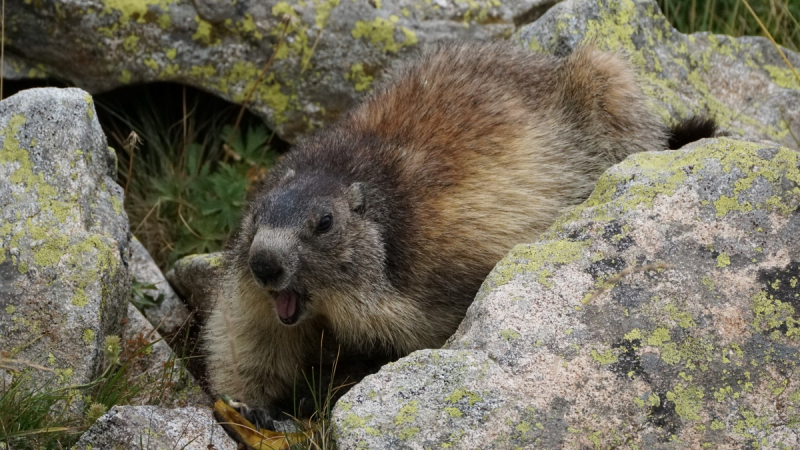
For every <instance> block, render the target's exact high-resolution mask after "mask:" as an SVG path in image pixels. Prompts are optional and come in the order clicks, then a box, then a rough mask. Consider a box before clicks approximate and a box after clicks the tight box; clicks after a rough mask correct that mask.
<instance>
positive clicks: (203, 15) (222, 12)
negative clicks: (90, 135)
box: [5, 0, 555, 140]
mask: <svg viewBox="0 0 800 450" xmlns="http://www.w3.org/2000/svg"><path fill="white" fill-rule="evenodd" d="M554 2H555V0H505V1H502V2H501V1H500V0H491V1H480V2H477V1H471V0H435V1H431V0H400V1H381V0H356V1H351V0H346V1H340V0H314V1H297V2H287V1H284V0H280V1H278V0H265V1H262V0H222V1H209V0H194V1H192V0H167V1H155V0H140V1H113V2H112V1H104V2H101V3H98V2H91V1H86V0H37V1H34V2H31V1H25V2H22V1H14V2H6V15H7V18H6V24H5V25H6V28H5V29H6V53H5V57H6V59H7V61H6V64H5V68H6V73H5V76H6V78H27V77H43V76H51V77H57V78H61V79H64V80H68V81H69V82H71V83H73V84H75V85H76V86H80V87H82V88H84V89H87V90H89V91H90V92H93V93H95V92H100V91H106V90H109V89H112V88H115V87H118V86H122V85H125V84H131V83H142V82H151V81H175V82H179V83H184V84H188V85H192V86H196V87H199V88H201V89H203V90H206V91H209V92H212V93H215V94H217V95H219V96H221V97H223V98H226V99H228V100H231V101H233V102H236V103H242V102H245V101H247V103H248V106H249V107H250V108H251V109H252V110H253V111H254V112H255V113H257V114H258V115H260V116H261V117H263V118H264V119H265V120H266V121H267V123H268V125H269V126H270V127H271V128H272V129H274V130H275V131H276V132H277V133H278V135H279V136H281V137H282V138H284V139H288V140H293V139H294V138H295V137H296V136H298V135H299V134H302V133H304V132H306V131H308V130H311V129H313V128H316V127H319V126H320V125H322V124H325V123H327V122H329V121H331V120H332V119H334V118H336V117H337V116H338V115H339V114H340V113H341V112H342V111H343V110H344V109H346V108H347V107H348V106H349V105H351V104H352V103H353V102H354V100H355V99H356V98H357V97H359V96H360V95H361V94H362V93H364V92H366V91H368V90H369V89H370V86H371V85H372V83H373V82H374V81H375V80H377V79H379V78H380V76H381V73H382V71H383V69H384V68H385V67H387V66H388V65H389V64H390V63H391V62H392V61H393V60H395V59H396V58H398V57H400V56H403V55H405V54H406V53H408V51H409V50H412V49H414V48H415V47H418V46H420V45H423V44H425V43H427V42H431V41H435V40H440V39H447V38H449V39H471V40H475V39H479V40H480V39H492V38H502V37H507V36H509V35H510V34H511V33H512V32H513V31H514V27H515V24H519V23H525V22H528V21H531V20H533V19H535V18H536V17H538V16H539V15H541V13H542V12H544V10H546V8H547V6H549V5H551V4H552V3H554ZM282 37H283V39H281V38H282ZM279 42H280V44H279Z"/></svg>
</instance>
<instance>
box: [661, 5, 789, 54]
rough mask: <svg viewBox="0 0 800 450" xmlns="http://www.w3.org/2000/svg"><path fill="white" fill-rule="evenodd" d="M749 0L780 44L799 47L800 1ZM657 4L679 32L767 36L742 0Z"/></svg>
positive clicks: (787, 46)
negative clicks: (799, 20) (799, 21)
mask: <svg viewBox="0 0 800 450" xmlns="http://www.w3.org/2000/svg"><path fill="white" fill-rule="evenodd" d="M748 1H749V4H750V6H751V7H752V8H753V11H754V12H755V13H756V15H757V16H758V17H759V19H761V21H762V22H763V23H764V25H765V27H766V29H767V31H768V32H769V34H770V35H772V37H773V38H774V39H775V41H776V42H777V43H778V44H779V45H782V46H784V47H786V48H788V49H790V50H793V51H798V49H800V23H798V19H800V1H797V0H748ZM658 6H660V7H661V10H662V11H663V12H664V15H666V16H667V19H668V20H669V21H670V23H672V25H673V26H674V27H675V28H676V29H678V31H680V32H682V33H695V32H698V31H709V32H712V33H717V34H727V35H730V36H737V37H738V36H745V35H752V36H767V35H766V34H765V33H764V31H763V30H762V29H761V27H760V25H759V24H758V21H757V20H756V19H755V17H753V14H751V13H750V11H749V10H748V8H747V6H746V5H745V3H744V2H743V1H742V0H658Z"/></svg>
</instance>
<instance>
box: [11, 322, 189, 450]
mask: <svg viewBox="0 0 800 450" xmlns="http://www.w3.org/2000/svg"><path fill="white" fill-rule="evenodd" d="M157 342H158V341H157V340H156V341H153V342H149V341H148V340H147V339H145V338H144V337H142V336H138V337H136V338H134V339H132V340H129V341H127V342H122V341H121V340H120V338H119V337H117V336H109V337H108V338H106V340H105V342H104V346H103V354H104V358H105V360H104V370H103V373H102V374H100V375H99V376H97V377H96V378H95V379H94V380H93V381H91V382H89V383H86V384H83V385H70V386H60V385H59V384H58V383H57V381H58V380H59V378H58V376H57V375H58V373H56V374H55V375H54V376H52V377H49V378H48V379H47V381H36V380H37V378H38V377H34V376H33V372H34V371H50V372H54V370H53V369H49V368H47V367H43V366H40V365H37V364H33V363H28V362H22V361H18V360H10V359H0V367H2V368H3V369H6V370H8V374H9V377H8V379H6V378H2V379H0V443H2V444H7V445H9V446H10V447H11V448H14V449H43V448H45V449H50V448H52V449H61V448H69V447H70V446H71V445H72V444H74V443H75V441H76V440H77V439H78V437H79V436H80V434H81V433H83V432H84V431H86V429H88V428H89V427H90V426H91V425H92V423H94V421H95V420H97V419H98V418H99V417H100V416H101V415H102V414H103V413H105V412H106V411H108V410H110V409H111V408H112V407H114V406H115V405H125V404H131V403H136V404H156V405H157V404H162V403H163V402H165V401H169V400H171V396H172V395H173V394H174V389H173V388H174V386H175V384H176V383H181V382H183V381H185V380H186V377H188V375H187V373H186V372H185V369H184V368H183V364H182V361H181V360H180V358H177V357H175V356H174V355H173V356H172V357H170V359H169V360H168V361H167V362H166V363H165V364H164V366H163V367H162V368H161V370H160V371H156V372H155V373H153V374H152V375H148V374H147V373H145V372H143V371H142V367H141V365H140V362H141V361H142V359H143V358H144V357H145V356H146V355H148V354H149V353H150V351H151V349H152V347H153V345H155V344H156V343H157ZM134 400H135V401H134ZM78 405H82V406H81V407H80V408H81V409H78V408H79V406H78ZM0 448H2V447H0Z"/></svg>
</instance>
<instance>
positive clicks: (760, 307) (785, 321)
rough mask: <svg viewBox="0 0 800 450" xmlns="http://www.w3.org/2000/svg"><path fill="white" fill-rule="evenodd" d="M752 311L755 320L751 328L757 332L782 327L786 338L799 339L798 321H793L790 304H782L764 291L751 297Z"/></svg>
mask: <svg viewBox="0 0 800 450" xmlns="http://www.w3.org/2000/svg"><path fill="white" fill-rule="evenodd" d="M752 310H753V314H754V316H755V318H754V319H753V327H754V328H755V329H757V330H759V331H770V330H775V329H777V328H779V327H784V328H785V330H786V336H788V337H800V320H798V319H795V309H794V307H792V305H791V304H789V303H785V302H782V301H780V300H778V299H776V298H774V297H773V296H771V295H769V294H768V293H767V292H766V291H761V292H759V293H758V294H756V295H755V296H754V297H753V305H752Z"/></svg>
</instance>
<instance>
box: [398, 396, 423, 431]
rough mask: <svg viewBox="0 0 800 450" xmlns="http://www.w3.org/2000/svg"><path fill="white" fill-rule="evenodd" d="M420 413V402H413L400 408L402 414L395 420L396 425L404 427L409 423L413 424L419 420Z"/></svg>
mask: <svg viewBox="0 0 800 450" xmlns="http://www.w3.org/2000/svg"><path fill="white" fill-rule="evenodd" d="M418 412H419V401H418V400H412V401H411V402H409V403H408V404H407V405H405V406H403V407H402V408H400V412H399V413H397V415H396V416H395V418H394V424H395V425H403V424H407V423H412V422H413V421H414V420H416V419H417V413H418Z"/></svg>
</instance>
